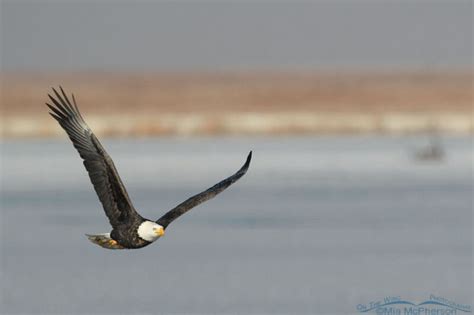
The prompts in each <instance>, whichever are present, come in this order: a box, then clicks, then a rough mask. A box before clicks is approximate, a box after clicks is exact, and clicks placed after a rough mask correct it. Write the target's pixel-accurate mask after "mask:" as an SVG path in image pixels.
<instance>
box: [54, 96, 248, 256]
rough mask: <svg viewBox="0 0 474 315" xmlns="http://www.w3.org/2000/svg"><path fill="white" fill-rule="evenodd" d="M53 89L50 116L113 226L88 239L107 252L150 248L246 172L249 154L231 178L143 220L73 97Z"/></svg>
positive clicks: (89, 236)
mask: <svg viewBox="0 0 474 315" xmlns="http://www.w3.org/2000/svg"><path fill="white" fill-rule="evenodd" d="M59 89H60V92H61V93H59V92H58V91H57V90H55V89H54V88H53V92H54V96H52V95H50V94H48V96H49V98H50V100H51V102H52V104H49V103H46V105H47V106H48V107H49V108H50V109H51V111H52V112H50V115H51V116H53V118H54V119H56V120H57V121H58V123H59V124H60V125H61V127H62V128H63V129H64V130H65V131H66V133H67V135H68V136H69V138H70V139H71V141H72V143H73V145H74V147H75V148H76V149H77V151H78V152H79V155H80V156H81V158H82V159H83V160H84V166H85V167H86V170H87V172H88V173H89V177H90V180H91V182H92V185H93V186H94V189H95V191H96V193H97V195H98V197H99V200H100V202H101V203H102V206H103V208H104V211H105V214H106V215H107V217H108V218H109V222H110V224H111V225H112V231H111V232H110V233H103V234H95V235H87V237H88V238H89V240H90V241H92V242H93V243H95V244H97V245H99V246H102V247H104V248H108V249H134V248H141V247H145V246H147V245H150V244H151V243H153V242H154V241H156V240H157V239H159V238H160V237H161V236H163V235H164V233H165V230H166V229H167V227H168V225H169V224H170V223H171V222H173V221H174V220H176V219H177V218H179V217H180V216H182V215H183V214H185V213H186V212H187V211H189V210H190V209H192V208H194V207H196V206H197V205H199V204H201V203H203V202H204V201H207V200H209V199H211V198H213V197H215V196H216V195H217V194H219V193H220V192H222V191H223V190H224V189H226V188H227V187H229V186H230V185H232V184H233V183H235V182H236V181H237V180H238V179H239V178H241V177H242V176H243V175H244V174H245V173H246V172H247V169H248V168H249V165H250V160H251V158H252V151H250V153H249V155H248V156H247V160H246V162H245V164H244V165H243V166H242V167H241V168H240V169H239V170H238V171H237V172H236V173H235V174H234V175H232V176H230V177H228V178H226V179H224V180H223V181H221V182H219V183H217V184H215V185H214V186H212V187H211V188H209V189H207V190H205V191H203V192H201V193H199V194H197V195H195V196H193V197H191V198H189V199H187V200H185V201H184V202H182V203H180V204H179V205H177V206H176V207H174V208H173V209H171V210H170V211H168V212H167V213H166V214H165V215H163V216H162V217H161V218H159V219H158V220H156V221H152V220H148V219H145V218H143V217H142V216H141V215H140V214H139V213H138V212H137V210H135V208H134V207H133V204H132V202H131V201H130V197H129V196H128V193H127V191H126V189H125V186H124V185H123V183H122V181H121V180H120V176H119V174H118V172H117V170H116V168H115V166H114V163H113V161H112V159H111V158H110V156H109V155H108V154H107V152H106V151H105V149H104V147H103V146H102V145H101V144H100V142H99V140H98V139H97V137H96V136H95V135H94V133H93V132H92V130H91V129H90V128H89V126H88V125H87V124H86V122H85V121H84V118H82V115H81V113H80V112H79V109H78V107H77V104H76V100H75V98H74V94H72V95H71V96H72V98H71V99H72V102H71V101H70V99H69V98H68V97H67V95H66V93H64V90H63V89H62V88H61V87H59Z"/></svg>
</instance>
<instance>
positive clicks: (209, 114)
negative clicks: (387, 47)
mask: <svg viewBox="0 0 474 315" xmlns="http://www.w3.org/2000/svg"><path fill="white" fill-rule="evenodd" d="M472 80H473V74H472V72H464V73H463V72H450V73H434V72H432V73H408V72H405V73H402V72H398V73H365V74H357V73H276V72H275V73H268V72H267V73H204V74H185V73H181V74H175V73H174V74H173V73H171V74H165V73H163V74H151V73H147V74H137V73H135V74H130V73H76V74H45V75H42V74H38V73H36V74H3V75H2V125H3V128H2V129H3V135H4V136H35V135H55V134H57V133H58V131H57V130H56V129H57V128H55V127H56V126H54V124H53V123H54V122H52V121H51V120H50V119H48V117H47V114H46V112H47V111H46V108H45V107H44V105H43V104H44V102H45V101H46V93H48V92H49V91H50V89H49V88H50V87H51V86H57V85H59V84H61V85H62V86H63V87H64V88H65V89H66V91H67V92H74V94H75V95H76V98H77V100H78V102H79V106H80V108H81V110H82V112H83V113H84V116H86V119H87V120H88V121H90V124H91V125H94V126H93V127H94V128H96V129H97V130H98V131H97V132H98V133H103V134H109V135H160V134H186V135H188V134H221V133H232V134H237V133H321V132H416V131H423V130H426V129H430V128H437V129H441V130H443V131H450V132H472V106H473V105H472V97H473V89H472Z"/></svg>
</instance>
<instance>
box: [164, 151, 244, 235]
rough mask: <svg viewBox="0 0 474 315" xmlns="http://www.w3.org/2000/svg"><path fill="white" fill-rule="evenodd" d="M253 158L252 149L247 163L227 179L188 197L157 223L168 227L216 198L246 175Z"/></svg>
mask: <svg viewBox="0 0 474 315" xmlns="http://www.w3.org/2000/svg"><path fill="white" fill-rule="evenodd" d="M251 159H252V151H250V153H249V155H248V156H247V160H246V161H245V164H244V165H243V166H242V167H241V168H240V169H239V170H238V171H237V172H236V173H235V174H234V175H232V176H230V177H227V178H226V179H224V180H222V181H220V182H219V183H217V184H215V185H214V186H212V187H211V188H209V189H207V190H205V191H203V192H201V193H199V194H197V195H194V196H192V197H191V198H189V199H187V200H186V201H184V202H182V203H180V204H179V205H177V206H176V207H174V208H173V209H171V210H170V211H168V212H167V213H166V214H165V215H164V216H162V217H161V218H159V219H158V220H157V221H156V223H158V224H159V225H161V226H163V227H164V228H166V227H167V226H168V225H169V224H170V223H171V222H173V221H174V220H176V219H177V218H179V217H180V216H182V215H183V214H185V213H186V212H188V211H189V210H191V209H192V208H194V207H196V206H197V205H199V204H201V203H203V202H205V201H207V200H209V199H211V198H214V197H215V196H216V195H218V194H219V193H221V192H222V191H224V190H225V189H226V188H227V187H229V186H230V185H232V184H233V183H235V182H236V181H237V180H238V179H239V178H241V177H242V176H244V174H245V173H246V172H247V170H248V168H249V165H250V161H251Z"/></svg>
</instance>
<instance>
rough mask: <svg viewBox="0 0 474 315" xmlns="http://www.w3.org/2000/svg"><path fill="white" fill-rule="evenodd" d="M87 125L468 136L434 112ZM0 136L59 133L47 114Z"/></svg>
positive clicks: (106, 120) (92, 119)
mask: <svg viewBox="0 0 474 315" xmlns="http://www.w3.org/2000/svg"><path fill="white" fill-rule="evenodd" d="M86 120H87V122H88V124H89V125H90V127H91V128H92V129H93V130H94V132H95V133H96V134H97V135H102V136H112V137H119V136H164V135H178V136H193V135H279V134H413V133H431V132H437V133H449V134H460V135H465V134H472V133H473V130H474V128H473V121H472V117H469V116H466V115H462V114H453V113H438V114H430V115H415V114H412V115H407V114H403V113H402V114H396V113H393V114H390V113H389V114H383V115H373V114H332V113H330V114H328V113H325V114H321V113H319V114H317V113H273V114H260V113H231V114H225V115H195V114H193V115H183V114H168V115H162V116H157V117H153V116H132V117H128V116H114V117H103V116H93V115H88V116H86ZM2 125H3V130H2V136H3V137H4V138H25V137H27V138H30V137H57V136H62V135H63V132H62V130H61V129H60V127H59V126H57V125H56V124H54V122H53V121H52V120H51V119H48V118H42V119H37V118H25V117H9V118H8V119H6V120H4V121H3V122H2Z"/></svg>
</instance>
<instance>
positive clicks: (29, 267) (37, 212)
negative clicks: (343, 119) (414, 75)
mask: <svg viewBox="0 0 474 315" xmlns="http://www.w3.org/2000/svg"><path fill="white" fill-rule="evenodd" d="M425 143H426V139H423V138H416V137H287V138H285V137H270V138H258V137H257V138H255V137H248V138H195V139H180V138H177V139H166V138H164V139H128V140H113V141H111V140H109V141H105V142H104V145H105V146H106V148H107V150H108V152H109V153H110V155H111V156H112V157H113V158H114V160H115V164H116V166H117V168H118V170H119V172H120V174H121V176H122V179H123V181H124V183H125V185H126V186H127V188H128V192H129V194H130V196H131V198H132V200H133V201H134V204H135V207H136V208H137V209H139V211H140V212H141V213H142V215H143V216H145V217H148V218H158V217H159V216H161V215H162V214H163V213H164V212H165V211H167V210H168V209H170V208H172V207H173V206H175V205H176V204H178V203H179V202H181V201H182V200H184V199H185V198H187V197H189V196H191V195H193V194H195V193H197V192H199V191H201V190H203V189H205V188H207V187H209V186H211V185H213V184H214V183H215V182H217V181H219V180H220V179H222V178H224V177H226V176H227V175H230V174H232V173H233V172H234V171H235V170H237V169H238V168H239V167H240V166H241V164H242V163H243V162H244V160H245V157H246V154H247V152H248V150H250V149H253V150H254V158H253V161H252V164H251V167H250V170H249V172H248V173H247V175H246V176H245V177H243V178H242V179H241V180H240V181H239V182H237V183H236V184H235V185H234V186H232V187H230V188H229V189H228V190H227V191H225V192H223V193H222V194H221V195H219V196H218V197H216V198H215V199H213V200H211V201H208V202H207V203H205V204H203V205H201V206H199V207H198V208H195V209H193V210H192V211H190V212H189V213H187V214H186V215H185V216H183V217H181V218H180V219H179V220H178V221H176V222H174V223H173V224H172V225H170V227H169V228H168V230H167V234H166V235H165V237H164V238H163V239H160V240H159V241H158V242H157V243H155V244H153V245H151V246H149V247H146V248H144V249H141V250H133V251H110V250H104V249H102V248H100V247H98V246H96V245H94V244H92V243H90V242H89V241H88V240H87V239H86V237H85V236H84V234H85V233H99V232H108V231H109V230H110V228H109V226H108V223H107V220H106V218H105V216H104V214H103V211H102V209H101V206H100V205H99V203H98V199H97V197H96V196H95V193H94V191H93V189H92V186H91V185H90V183H89V179H88V178H87V176H86V173H85V171H84V169H83V166H82V164H81V163H80V162H79V158H78V155H77V153H76V152H75V151H74V150H73V148H72V146H71V144H70V143H67V142H66V140H65V139H60V140H54V141H53V140H35V141H30V140H28V141H7V142H4V143H3V145H2V207H1V208H2V212H1V213H2V215H1V219H2V232H1V250H2V252H1V258H2V259H1V278H2V279H1V283H2V284H1V287H2V301H1V308H0V309H1V313H5V314H17V313H23V314H25V313H26V314H30V313H31V314H38V313H42V314H44V313H61V314H101V313H102V314H103V313H108V314H112V313H121V314H143V313H149V314H157V313H191V314H195V313H200V314H207V313H227V314H250V313H285V314H316V313H318V314H353V313H356V306H357V304H359V303H368V302H370V301H375V300H378V299H381V298H383V297H385V296H388V295H391V296H401V297H402V298H404V299H407V300H413V301H423V300H427V299H428V297H429V295H430V294H437V295H439V296H443V297H445V298H448V299H451V300H453V301H456V302H458V303H464V304H471V305H472V302H473V301H472V296H473V292H472V280H473V269H472V263H473V256H472V246H473V235H472V225H473V222H472V193H473V181H472V153H473V149H472V144H471V140H470V138H468V137H466V138H447V139H444V143H445V146H446V151H447V159H446V160H445V161H443V162H441V163H418V162H416V161H414V160H413V159H412V157H411V155H410V151H411V150H412V149H413V148H415V147H417V146H419V145H422V144H425Z"/></svg>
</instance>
